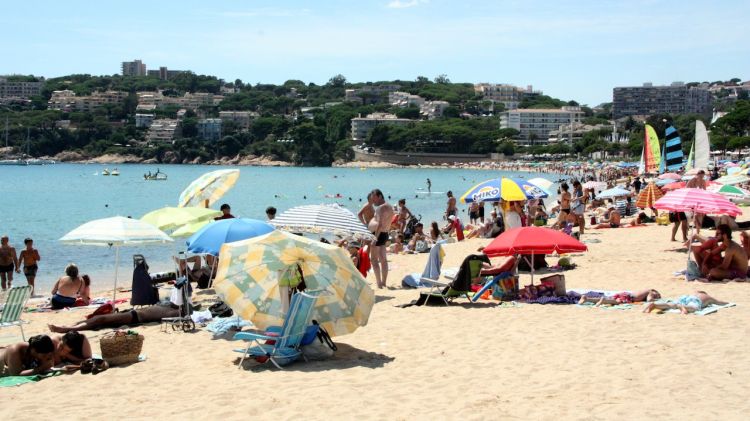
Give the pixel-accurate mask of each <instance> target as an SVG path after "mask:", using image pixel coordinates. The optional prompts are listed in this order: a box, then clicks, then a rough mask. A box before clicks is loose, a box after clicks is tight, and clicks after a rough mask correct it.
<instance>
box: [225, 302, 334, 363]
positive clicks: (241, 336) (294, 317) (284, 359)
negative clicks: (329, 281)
mask: <svg viewBox="0 0 750 421" xmlns="http://www.w3.org/2000/svg"><path fill="white" fill-rule="evenodd" d="M319 295H320V292H319V291H305V292H298V293H296V294H294V295H293V296H292V299H291V301H290V303H289V312H287V314H286V317H285V318H284V324H283V325H282V326H281V330H280V331H279V335H278V336H271V335H268V334H262V333H254V332H239V333H237V334H235V335H234V339H236V340H243V341H249V342H250V344H248V346H247V348H243V349H235V350H234V351H235V352H241V353H242V359H241V360H240V364H239V367H238V368H242V363H243V362H244V361H245V358H247V357H248V356H250V357H266V361H271V363H273V365H275V366H276V367H277V368H279V369H281V366H282V365H287V364H289V363H291V362H293V361H294V360H296V359H297V358H299V357H300V355H302V351H301V350H300V344H301V342H302V337H303V336H304V335H305V331H306V330H307V326H308V325H309V324H310V318H311V316H312V310H313V308H314V307H315V301H316V300H317V299H318V296H319ZM269 329H270V328H269ZM271 341H273V342H274V343H273V344H269V343H263V342H271Z"/></svg>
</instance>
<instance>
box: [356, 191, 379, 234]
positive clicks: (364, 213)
mask: <svg viewBox="0 0 750 421" xmlns="http://www.w3.org/2000/svg"><path fill="white" fill-rule="evenodd" d="M374 216H375V208H374V207H373V206H372V193H368V194H367V203H365V204H364V205H362V209H360V210H359V213H357V218H359V221H360V222H362V223H363V224H365V226H368V225H369V224H370V221H371V220H372V218H373V217H374ZM370 232H372V230H370Z"/></svg>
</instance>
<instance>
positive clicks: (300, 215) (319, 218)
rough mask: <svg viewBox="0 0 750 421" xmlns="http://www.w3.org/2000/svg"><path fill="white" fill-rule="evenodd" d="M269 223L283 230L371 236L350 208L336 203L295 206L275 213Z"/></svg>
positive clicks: (359, 236) (361, 236)
mask: <svg viewBox="0 0 750 421" xmlns="http://www.w3.org/2000/svg"><path fill="white" fill-rule="evenodd" d="M271 225H273V226H275V227H276V228H279V229H282V230H285V231H297V232H310V233H316V234H318V233H333V234H341V235H345V236H346V235H351V236H354V237H357V238H373V235H372V233H370V231H368V230H367V227H365V226H364V224H362V222H361V221H360V220H359V219H357V217H356V216H355V215H354V214H353V213H352V212H351V211H350V210H348V209H346V208H344V207H341V206H339V205H337V204H328V205H304V206H297V207H294V208H291V209H288V210H286V211H284V212H282V213H281V214H279V215H277V216H276V218H274V219H273V220H272V221H271Z"/></svg>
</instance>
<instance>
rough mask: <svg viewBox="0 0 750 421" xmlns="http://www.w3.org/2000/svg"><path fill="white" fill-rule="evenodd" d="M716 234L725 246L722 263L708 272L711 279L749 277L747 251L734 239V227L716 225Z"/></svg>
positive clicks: (723, 246)
mask: <svg viewBox="0 0 750 421" xmlns="http://www.w3.org/2000/svg"><path fill="white" fill-rule="evenodd" d="M716 236H717V237H718V238H719V241H720V242H721V246H722V248H724V259H723V260H722V262H721V264H720V265H719V266H717V267H715V268H713V269H711V270H710V271H709V272H708V279H709V280H722V279H736V278H742V279H745V278H747V267H748V264H747V253H746V252H745V249H744V248H743V247H742V246H741V245H739V244H737V243H736V242H734V241H733V240H732V229H731V228H729V225H727V224H721V225H719V226H718V227H716Z"/></svg>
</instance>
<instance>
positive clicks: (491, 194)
mask: <svg viewBox="0 0 750 421" xmlns="http://www.w3.org/2000/svg"><path fill="white" fill-rule="evenodd" d="M547 196H549V195H548V194H547V193H546V192H545V191H544V189H543V188H541V187H539V186H537V185H536V184H534V183H532V182H531V181H529V180H523V179H520V178H508V177H502V178H493V179H490V180H485V181H483V182H481V183H479V184H477V185H475V186H474V187H472V188H470V189H469V190H467V191H466V193H464V194H463V195H462V196H461V198H460V199H459V200H460V201H461V203H471V202H475V201H476V202H497V201H499V200H500V199H503V200H505V201H506V202H514V201H522V200H529V199H541V198H544V197H547Z"/></svg>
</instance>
